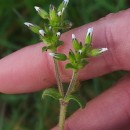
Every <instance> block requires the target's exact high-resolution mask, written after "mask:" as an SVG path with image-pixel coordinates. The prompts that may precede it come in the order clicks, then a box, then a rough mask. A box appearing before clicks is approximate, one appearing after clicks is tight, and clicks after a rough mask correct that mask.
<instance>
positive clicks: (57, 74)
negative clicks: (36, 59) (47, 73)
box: [53, 58, 64, 97]
mask: <svg viewBox="0 0 130 130" xmlns="http://www.w3.org/2000/svg"><path fill="white" fill-rule="evenodd" d="M53 59H54V58H53ZM54 66H55V75H56V80H57V85H58V89H59V92H60V94H61V96H63V97H64V90H63V84H62V81H61V78H60V72H59V66H58V62H57V60H56V59H54Z"/></svg>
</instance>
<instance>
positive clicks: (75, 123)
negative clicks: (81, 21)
mask: <svg viewBox="0 0 130 130" xmlns="http://www.w3.org/2000/svg"><path fill="white" fill-rule="evenodd" d="M129 16H130V9H128V10H124V11H121V12H119V13H116V14H109V15H107V16H106V17H104V18H102V19H100V20H98V21H95V22H92V23H90V24H87V25H84V26H82V27H78V28H76V29H73V30H70V31H69V32H66V33H64V34H63V35H62V36H61V39H62V40H63V41H64V45H63V46H62V47H60V48H59V49H58V51H59V52H62V53H68V51H69V48H71V47H72V45H71V34H72V33H74V34H75V35H76V37H77V39H79V40H80V41H83V40H84V36H85V33H86V30H87V28H89V27H93V28H94V32H93V47H96V48H103V47H107V48H108V51H107V52H105V53H103V54H102V55H101V56H98V57H96V58H91V59H89V61H90V63H89V64H88V65H87V66H86V67H85V68H84V69H83V70H81V72H80V74H79V79H80V80H87V79H90V78H94V77H98V76H101V75H104V74H107V73H110V72H113V71H116V70H127V71H129V70H130V60H129V57H130V17H129ZM42 46H43V44H42V43H40V44H36V45H32V46H28V47H25V48H23V49H21V50H19V51H16V52H14V53H13V54H11V55H9V56H6V57H5V58H3V59H1V60H0V92H1V93H7V94H15V93H29V92H35V91H38V90H41V89H44V88H47V87H50V86H52V85H54V84H56V79H55V74H54V67H53V61H52V59H51V57H49V56H48V54H47V53H48V52H45V53H42V51H41V47H42ZM64 64H65V62H60V64H59V65H60V70H61V77H62V80H63V82H69V80H70V77H71V71H68V70H65V69H64ZM129 79H130V74H129V73H128V74H127V75H126V76H124V77H123V78H122V79H121V80H120V81H118V82H117V83H116V84H115V85H114V86H112V87H111V88H110V89H109V90H107V91H106V92H104V93H103V94H101V95H99V96H98V97H96V98H95V99H93V100H91V101H90V102H89V103H87V105H86V107H85V108H84V109H82V110H81V109H79V110H78V111H76V112H75V113H74V114H73V115H72V116H71V117H69V119H67V120H66V123H65V130H130V80H129ZM53 130H57V128H54V129H53Z"/></svg>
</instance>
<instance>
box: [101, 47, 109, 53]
mask: <svg viewBox="0 0 130 130" xmlns="http://www.w3.org/2000/svg"><path fill="white" fill-rule="evenodd" d="M107 50H108V48H101V49H100V51H99V53H103V52H105V51H107Z"/></svg>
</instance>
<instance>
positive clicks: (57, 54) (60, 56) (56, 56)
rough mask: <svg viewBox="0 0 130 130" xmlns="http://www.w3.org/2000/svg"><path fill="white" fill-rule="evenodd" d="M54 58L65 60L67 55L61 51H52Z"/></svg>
mask: <svg viewBox="0 0 130 130" xmlns="http://www.w3.org/2000/svg"><path fill="white" fill-rule="evenodd" d="M53 57H54V58H55V59H56V60H60V61H65V60H66V59H67V56H66V55H65V54H61V53H54V56H53Z"/></svg>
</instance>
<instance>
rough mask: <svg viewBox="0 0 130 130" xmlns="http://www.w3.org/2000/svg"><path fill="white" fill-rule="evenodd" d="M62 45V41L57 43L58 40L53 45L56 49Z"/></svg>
mask: <svg viewBox="0 0 130 130" xmlns="http://www.w3.org/2000/svg"><path fill="white" fill-rule="evenodd" d="M63 43H64V42H63V41H59V40H58V41H57V42H56V44H55V45H56V48H57V47H59V46H61V45H63Z"/></svg>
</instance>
